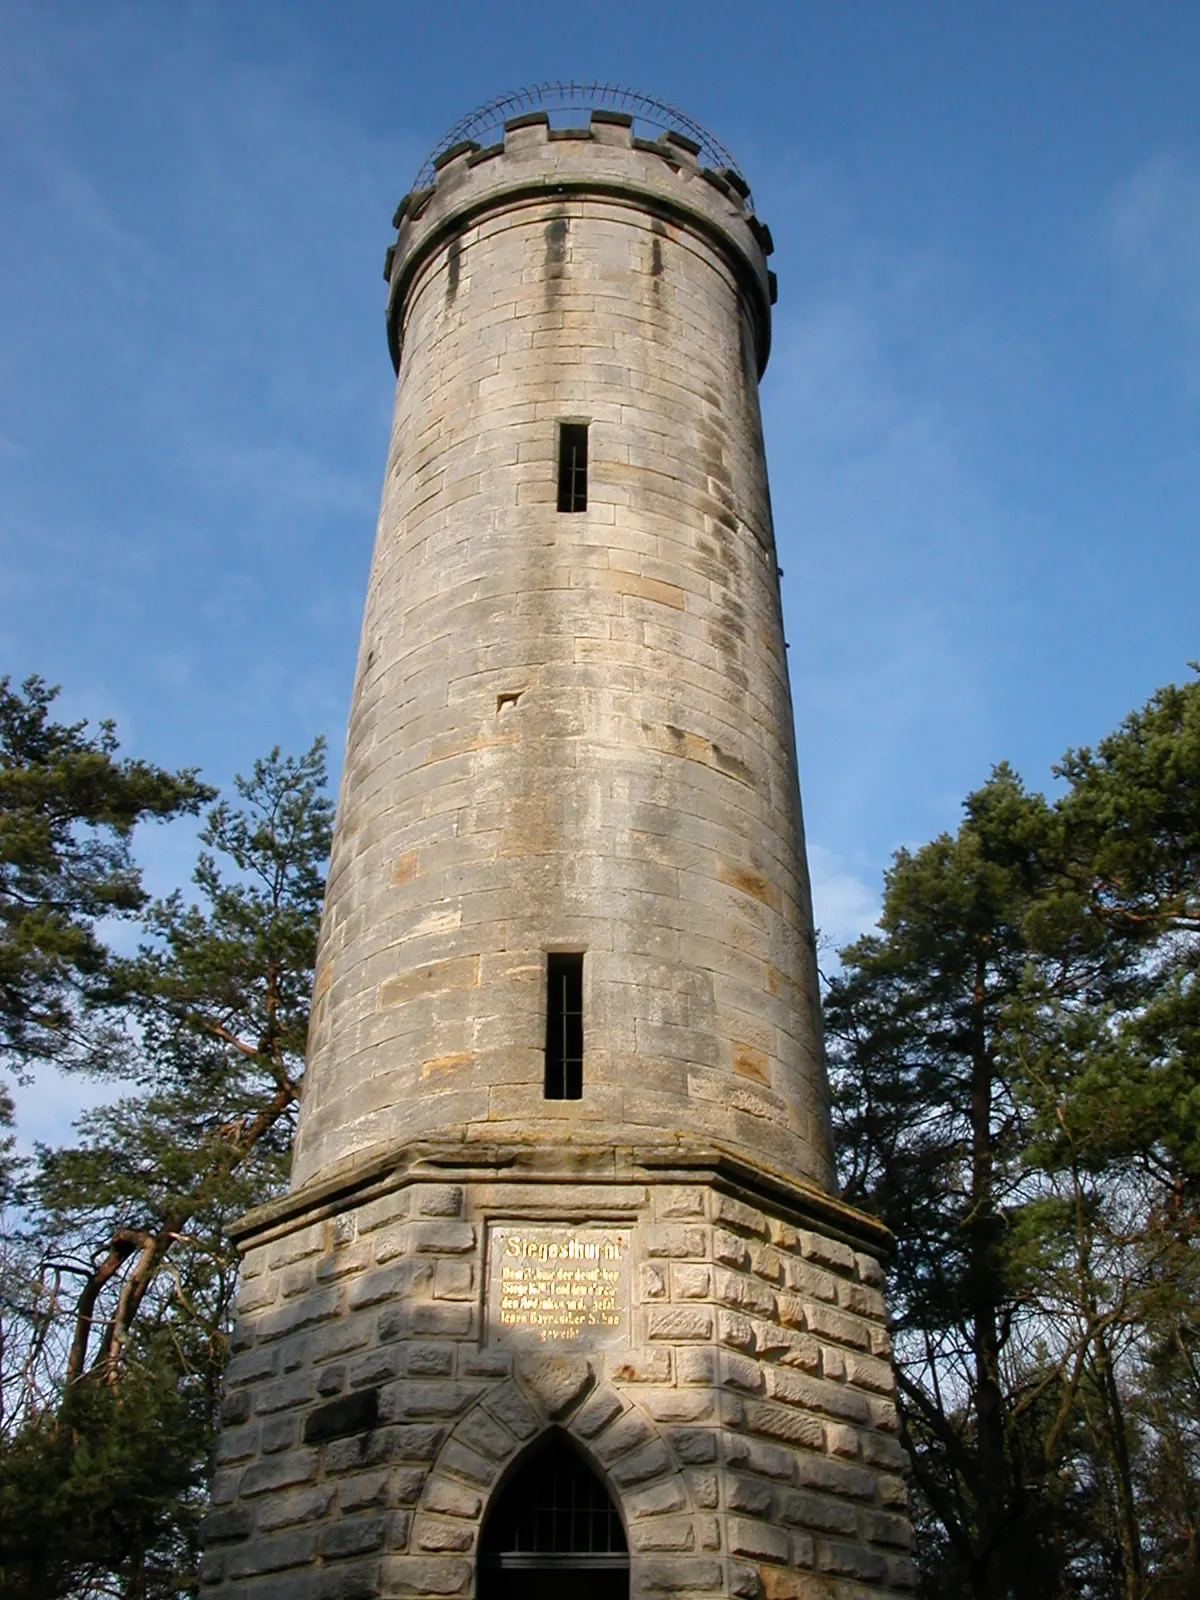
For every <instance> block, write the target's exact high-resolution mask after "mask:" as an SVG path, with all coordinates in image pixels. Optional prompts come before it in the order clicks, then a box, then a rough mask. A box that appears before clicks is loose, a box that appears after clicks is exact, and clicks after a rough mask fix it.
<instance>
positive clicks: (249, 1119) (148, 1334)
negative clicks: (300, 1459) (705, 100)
mask: <svg viewBox="0 0 1200 1600" xmlns="http://www.w3.org/2000/svg"><path fill="white" fill-rule="evenodd" d="M324 790H325V767H324V754H323V747H322V745H321V743H320V742H319V741H318V742H317V743H316V744H315V745H314V746H313V747H312V749H311V750H309V751H308V752H307V754H306V755H304V756H302V757H299V758H291V757H283V756H281V755H280V753H279V751H278V750H274V751H272V752H271V754H270V755H269V756H268V757H267V758H265V759H264V760H262V761H259V762H256V764H255V766H254V769H253V772H252V773H251V775H250V776H249V777H248V778H246V779H242V778H239V779H237V780H236V796H237V798H236V803H230V802H225V801H222V802H220V803H219V804H217V805H216V806H215V807H214V808H213V809H212V810H211V811H210V812H209V814H208V817H207V819H206V822H205V826H204V828H203V831H202V833H201V836H200V839H201V845H202V853H201V855H200V860H199V864H198V866H197V869H196V872H195V876H194V882H195V886H196V889H197V891H198V898H197V900H196V902H195V903H188V902H186V901H185V899H184V897H183V896H182V895H181V894H174V895H172V896H170V897H168V898H167V899H166V900H163V901H159V902H156V903H154V904H152V905H143V906H142V916H143V921H144V926H145V928H146V931H147V935H148V939H147V943H146V944H145V946H144V947H143V948H142V950H141V951H140V952H139V954H138V955H137V956H136V957H135V958H133V959H124V960H121V959H117V958H116V957H113V956H112V955H111V954H106V955H105V956H104V959H103V963H102V966H103V977H104V984H103V990H102V991H101V990H99V989H96V990H93V991H92V992H91V995H90V998H91V1000H92V1003H93V1006H94V1007H96V1008H99V1007H103V1008H104V1009H105V1013H106V1016H107V1019H108V1022H109V1033H108V1034H103V1033H102V1034H99V1035H97V1033H96V1032H95V1031H94V1030H93V1031H91V1032H88V1031H86V1030H85V1031H84V1033H83V1034H82V1035H81V1037H82V1038H83V1039H84V1044H83V1047H82V1048H81V1050H80V1051H79V1053H78V1054H77V1058H76V1059H77V1062H78V1064H79V1065H81V1066H84V1067H87V1066H88V1065H92V1066H93V1067H94V1068H95V1070H97V1071H105V1070H107V1067H108V1062H109V1060H110V1045H109V1039H110V1038H111V1029H112V1028H113V1027H115V1026H122V1027H123V1028H124V1030H125V1036H126V1039H127V1041H128V1048H127V1050H126V1051H125V1053H124V1055H123V1058H122V1059H123V1062H124V1065H125V1069H126V1073H127V1080H128V1089H129V1092H128V1093H127V1094H126V1095H125V1096H124V1097H123V1098H122V1099H120V1100H118V1101H116V1102H115V1103H112V1104H107V1105H103V1106H101V1107H99V1108H97V1109H96V1110H94V1111H91V1112H89V1113H88V1114H86V1115H85V1116H84V1117H82V1118H81V1119H80V1121H79V1123H78V1124H77V1138H76V1140H75V1141H74V1143H73V1144H71V1145H70V1146H67V1147H64V1148H61V1149H54V1150H51V1149H39V1150H38V1152H37V1160H36V1163H35V1164H34V1168H33V1170H32V1172H31V1173H30V1174H28V1175H27V1177H26V1179H25V1181H24V1183H23V1187H22V1189H21V1199H22V1201H23V1203H24V1206H25V1213H24V1216H25V1225H24V1227H23V1228H22V1229H20V1230H18V1231H17V1232H16V1234H15V1235H14V1237H13V1239H12V1243H11V1247H10V1251H9V1256H8V1258H7V1260H6V1261H5V1263H4V1264H3V1267H2V1268H0V1295H2V1297H3V1305H4V1314H5V1328H4V1338H3V1340H0V1350H2V1351H3V1352H4V1354H5V1356H6V1367H5V1370H3V1371H0V1394H2V1395H3V1397H4V1402H5V1410H4V1421H5V1426H6V1431H5V1432H4V1434H3V1435H2V1436H0V1516H3V1517H4V1518H5V1521H6V1522H7V1519H8V1516H9V1512H10V1508H11V1514H12V1517H13V1519H14V1520H13V1524H12V1531H10V1534H9V1535H7V1536H5V1535H0V1571H2V1572H3V1580H2V1581H0V1592H3V1593H8V1592H9V1591H10V1589H11V1592H13V1593H14V1594H22V1595H23V1594H25V1593H28V1594H30V1595H33V1594H38V1595H39V1596H46V1597H48V1600H49V1597H53V1596H59V1595H61V1596H67V1595H71V1596H91V1595H96V1596H99V1595H101V1594H120V1595H122V1596H125V1597H128V1600H134V1597H137V1600H142V1597H150V1596H153V1597H158V1596H166V1595H168V1594H178V1593H182V1592H185V1591H186V1592H191V1588H192V1587H194V1557H195V1541H196V1523H197V1515H198V1509H199V1498H200V1492H201V1489H202V1485H203V1481H204V1477H205V1464H206V1459H207V1454H208V1450H209V1447H210V1444H211V1441H212V1436H213V1431H214V1428H215V1424H216V1413H217V1405H218V1400H219V1393H220V1382H221V1375H222V1372H223V1370H224V1365H225V1360H226V1350H227V1340H228V1334H229V1328H230V1324H231V1318H232V1302H233V1295H234V1292H235V1288H236V1252H235V1251H234V1250H233V1249H232V1247H231V1245H230V1243H229V1238H228V1230H229V1226H230V1224H231V1223H232V1222H233V1220H234V1219H235V1218H236V1217H238V1216H239V1215H241V1214H242V1213H243V1212H244V1211H246V1210H247V1209H249V1208H250V1207H251V1206H253V1205H256V1204H259V1203H261V1202H262V1201H263V1200H265V1199H268V1198H269V1197H270V1196H272V1195H273V1194H276V1193H278V1192H279V1191H280V1189H281V1188H282V1187H283V1186H284V1185H285V1183H286V1176H287V1164H288V1158H289V1152H290V1145H291V1135H292V1125H293V1119H294V1115H295V1109H296V1105H297V1101H298V1096H299V1090H300V1080H301V1076H302V1073H303V1065H304V1063H303V1049H304V1039H305V1033H306V1029H307V1017H308V1003H309V995H310V992H311V987H312V969H313V959H314V954H315V949H316V936H317V926H318V921H319V916H320V906H321V899H322V893H323V871H324V865H325V861H326V858H327V856H328V851H329V842H330V828H331V822H332V805H331V802H330V800H329V798H328V796H327V795H326V794H325V792H324ZM97 1039H98V1040H99V1042H98V1043H97V1042H96V1041H97ZM89 1049H90V1050H91V1051H92V1054H89V1053H88V1052H89ZM26 1498H27V1499H28V1500H29V1502H30V1503H29V1504H27V1503H26ZM33 1502H36V1506H35V1505H34V1504H33ZM37 1507H41V1508H42V1511H37ZM61 1516H69V1517H72V1518H73V1519H74V1520H73V1530H74V1532H73V1534H72V1537H70V1538H64V1539H58V1540H55V1539H53V1538H52V1537H51V1534H52V1530H53V1528H54V1524H55V1519H56V1518H58V1517H61ZM75 1532H77V1533H78V1537H77V1538H76V1537H75V1536H74V1533H75ZM5 1538H7V1540H8V1542H7V1543H5ZM39 1563H40V1564H39ZM23 1586H24V1587H23Z"/></svg>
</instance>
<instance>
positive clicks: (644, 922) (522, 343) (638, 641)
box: [293, 111, 831, 1189]
mask: <svg viewBox="0 0 1200 1600" xmlns="http://www.w3.org/2000/svg"><path fill="white" fill-rule="evenodd" d="M398 221H399V236H398V239H397V242H396V244H395V246H394V247H393V249H392V250H390V251H389V253H388V263H387V274H388V277H389V281H390V299H389V307H388V329H389V338H390V343H391V348H392V353H393V358H394V360H395V362H396V364H397V368H398V380H397V389H396V406H395V419H394V424H393V429H392V437H391V444H390V450H389V455H388V463H387V473H386V479H385V485H384V492H383V503H382V509H381V512H380V517H379V525H378V533H377V539H376V547H375V554H374V560H373V565H372V570H371V578H370V587H369V593H368V598H367V604H366V615H365V620H364V624H363V633H362V643H361V649H360V653H359V659H358V668H357V676H356V682H355V686H354V696H353V706H352V712H351V719H350V728H349V736H348V743H347V750H346V764H345V773H344V778H343V783H342V791H341V798H340V803H339V813H338V825H337V835H336V842H335V846H334V852H333V861H332V868H331V875H330V880H329V887H328V892H327V901H326V909H325V916H324V922H323V927H322V935H321V946H320V953H319V958H318V976H317V984H316V995H315V1007H314V1014H313V1024H312V1033H311V1039H310V1055H309V1067H308V1073H307V1077H306V1083H305V1092H304V1101H303V1106H302V1111H301V1118H300V1127H299V1133H298V1137H297V1144H296V1156H295V1164H294V1171H293V1188H294V1189H299V1188H303V1187H304V1186H305V1185H307V1184H309V1183H311V1182H313V1181H315V1180H318V1179H321V1178H325V1177H328V1176H329V1175H330V1174H331V1173H336V1172H338V1171H340V1170H342V1169H343V1168H345V1167H346V1166H347V1165H354V1164H360V1163H361V1162H362V1161H364V1160H366V1159H369V1158H370V1157H372V1156H373V1155H377V1154H378V1153H380V1152H382V1151H384V1150H386V1149H387V1148H388V1147H389V1146H392V1145H395V1144H397V1143H399V1142H403V1141H408V1140H412V1139H414V1138H450V1139H457V1140H462V1141H464V1142H466V1143H468V1144H469V1143H471V1142H486V1143H488V1144H496V1143H505V1142H510V1141H515V1142H519V1143H520V1144H522V1145H529V1144H530V1143H535V1144H536V1143H538V1142H543V1143H554V1144H561V1143H566V1144H570V1145H579V1146H587V1147H589V1148H594V1147H597V1146H603V1145H623V1146H628V1145H630V1144H646V1143H667V1144H670V1143H671V1142H672V1141H675V1140H677V1139H679V1138H680V1137H686V1138H689V1139H691V1140H696V1139H701V1140H708V1141H715V1142H717V1143H718V1144H721V1145H722V1146H725V1147H728V1148H731V1149H733V1150H735V1151H737V1152H740V1153H741V1154H742V1155H744V1156H746V1157H749V1158H752V1159H754V1160H756V1161H759V1162H763V1163H766V1164H767V1165H769V1166H771V1167H774V1168H776V1169H779V1170H780V1171H782V1172H785V1173H787V1174H790V1175H792V1176H793V1177H798V1178H801V1179H806V1180H808V1181H809V1182H811V1183H813V1184H815V1185H817V1186H820V1187H828V1185H829V1182H830V1177H831V1166H830V1147H829V1135H828V1127H827V1116H826V1091H825V1084H824V1069H823V1063H822V1047H821V1035H820V1024H819V1012H818V996H817V985H816V973H815V960H814V950H813V930H812V914H811V907H810V898H809V886H808V879H807V873H806V867H805V858H804V847H803V838H802V830H801V821H800V804H799V791H798V785H797V779H796V763H795V749H794V735H793V729H792V712H791V704H790V698H789V690H788V678H787V669H786V660H785V646H784V640H783V631H782V620H781V609H780V595H779V583H778V576H779V575H778V568H777V565H776V555H775V545H774V537H773V532H772V525H771V510H770V499H769V494H768V488H767V474H766V465H765V459H764V453H763V442H762V431H761V426H760V419H759V408H758V379H759V376H760V373H761V371H762V369H763V367H764V365H765V363H766V359H767V352H768V348H769V338H770V300H771V294H772V288H773V280H772V278H771V275H770V274H769V272H768V270H767V265H766V261H765V258H764V245H766V246H767V247H768V248H769V234H767V232H766V230H765V228H763V226H762V225H761V224H760V223H759V222H758V221H757V219H756V218H755V217H754V215H753V212H752V210H751V208H750V206H749V204H748V194H747V192H746V190H745V185H744V183H742V181H741V179H740V177H739V176H738V175H737V174H736V173H735V172H733V171H728V170H727V171H726V172H725V173H724V174H718V173H716V172H714V171H711V170H708V169H706V168H704V167H702V166H701V165H700V163H699V162H698V160H697V155H696V152H695V150H694V149H693V147H692V144H691V141H689V140H688V139H686V138H684V137H681V136H679V135H676V134H668V135H666V136H664V137H663V138H662V139H660V140H657V141H655V142H653V143H650V142H648V141H645V140H641V139H636V138H634V137H633V136H632V131H631V128H630V126H629V119H628V118H622V117H620V116H619V115H618V116H614V115H613V114H612V113H608V112H604V111H600V112H593V114H592V118H591V123H590V126H589V127H588V128H586V129H575V130H569V131H560V130H556V129H552V128H550V126H549V124H548V121H547V118H546V116H545V114H544V113H540V114H539V113H535V114H533V115H531V116H527V117H523V118H518V119H516V120H515V121H513V122H510V123H509V124H508V125H507V128H506V131H505V134H504V138H503V142H502V143H499V144H496V145H494V146H492V147H490V148H487V149H479V148H478V147H476V146H474V145H473V144H471V143H469V142H468V143H463V144H461V145H459V146H455V147H452V148H451V149H449V150H447V151H446V152H445V153H444V154H443V155H442V156H441V157H440V158H439V160H438V163H437V172H436V182H435V184H434V185H433V186H432V187H431V188H429V189H426V190H423V191H417V192H415V193H414V194H412V195H410V196H409V197H408V199H407V200H406V202H405V203H404V204H403V205H402V207H401V210H400V213H399V217H398ZM560 1057H561V1059H560Z"/></svg>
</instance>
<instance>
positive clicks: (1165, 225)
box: [1100, 152, 1200, 382]
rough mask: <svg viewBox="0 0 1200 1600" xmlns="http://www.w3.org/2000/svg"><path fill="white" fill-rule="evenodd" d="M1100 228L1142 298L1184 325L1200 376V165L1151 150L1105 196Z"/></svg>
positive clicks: (1193, 371) (1199, 378) (1198, 377)
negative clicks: (1142, 160)
mask: <svg viewBox="0 0 1200 1600" xmlns="http://www.w3.org/2000/svg"><path fill="white" fill-rule="evenodd" d="M1100 236H1101V240H1102V243H1103V246H1104V247H1105V248H1106V250H1107V252H1108V254H1109V255H1110V257H1111V259H1112V260H1113V262H1114V263H1115V264H1116V267H1117V269H1118V271H1119V272H1120V274H1121V278H1122V281H1123V282H1124V283H1125V285H1126V286H1127V287H1128V289H1129V290H1130V292H1131V293H1132V294H1133V295H1134V296H1135V298H1136V301H1137V302H1138V303H1139V304H1140V306H1141V307H1142V308H1143V309H1145V310H1154V311H1157V312H1161V313H1163V314H1165V315H1166V316H1168V317H1171V318H1173V319H1175V321H1176V326H1177V327H1178V328H1179V329H1180V331H1183V332H1185V334H1186V337H1187V345H1186V351H1185V354H1186V358H1187V360H1188V363H1189V368H1190V376H1191V377H1192V379H1193V381H1195V382H1200V165H1198V164H1197V163H1196V162H1195V161H1194V160H1191V159H1188V158H1185V157H1183V156H1181V155H1177V154H1174V153H1169V152H1164V153H1160V154H1159V155H1156V156H1154V157H1152V158H1151V159H1150V160H1149V161H1147V162H1145V163H1144V165H1142V166H1140V167H1139V168H1138V169H1137V170H1136V171H1134V172H1132V173H1130V174H1129V175H1128V176H1127V177H1125V178H1124V179H1122V181H1121V182H1120V183H1118V184H1117V185H1116V186H1115V188H1114V189H1113V190H1112V192H1111V193H1110V195H1109V196H1108V199H1107V201H1106V203H1105V205H1104V207H1103V210H1102V213H1101V217H1100Z"/></svg>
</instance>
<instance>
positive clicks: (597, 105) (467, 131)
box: [413, 80, 746, 189]
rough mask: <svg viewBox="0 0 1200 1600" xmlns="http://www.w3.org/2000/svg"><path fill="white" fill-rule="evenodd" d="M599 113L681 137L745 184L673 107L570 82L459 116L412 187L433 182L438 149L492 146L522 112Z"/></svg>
mask: <svg viewBox="0 0 1200 1600" xmlns="http://www.w3.org/2000/svg"><path fill="white" fill-rule="evenodd" d="M601 110H603V111H624V112H626V113H627V114H628V115H629V116H631V117H632V118H633V127H634V132H635V133H640V132H641V131H642V129H654V130H656V131H657V132H659V133H668V132H669V133H681V134H683V136H684V137H685V138H687V139H691V140H692V141H693V142H694V143H696V144H698V145H699V146H700V155H701V158H702V160H703V161H704V163H705V165H707V166H711V167H714V168H716V170H717V171H718V172H720V171H722V170H723V169H728V170H729V171H731V172H735V173H737V175H738V177H739V178H741V179H742V182H743V183H745V181H746V180H745V175H744V174H743V172H742V169H741V168H740V167H739V166H738V164H737V162H736V161H735V160H734V159H733V157H732V155H730V153H729V151H728V150H727V149H726V148H725V146H724V145H723V144H722V143H721V141H720V140H719V139H717V138H715V137H714V136H713V135H712V134H711V133H709V131H708V129H707V128H705V127H703V126H702V125H701V124H700V123H699V122H697V121H696V120H695V119H694V118H693V117H689V116H688V115H687V113H686V112H685V111H680V110H679V108H678V106H672V105H668V104H667V102H666V101H665V100H656V99H655V98H654V96H653V95H648V94H643V93H642V92H641V90H640V89H629V88H626V87H624V86H622V85H621V84H614V83H575V82H574V81H573V80H572V81H571V82H570V83H557V82H556V83H538V84H532V85H530V86H528V87H526V88H523V89H510V90H509V92H508V93H507V94H501V95H497V96H496V98H495V99H494V100H489V101H487V103H486V104H485V105H481V106H476V108H475V110H474V111H471V112H468V114H467V115H466V116H465V117H460V118H459V120H458V121H457V122H456V123H455V124H454V126H453V127H452V128H448V129H447V130H446V132H445V133H444V134H443V135H442V137H441V138H440V139H439V140H438V142H437V143H436V144H435V145H434V147H433V149H432V150H431V151H430V152H429V154H428V156H427V157H426V158H425V161H424V163H423V165H422V167H421V170H420V172H418V173H417V177H416V182H415V183H414V185H413V187H414V188H415V189H424V188H426V187H428V185H429V184H431V183H432V182H433V181H434V176H435V168H434V162H435V161H436V160H437V158H438V157H439V156H440V155H441V154H442V152H443V150H449V149H451V148H452V147H453V146H454V145H456V144H461V143H462V142H463V140H465V139H474V140H476V141H477V142H478V143H479V144H488V143H492V142H494V140H495V135H497V134H498V133H500V131H501V130H502V129H503V127H504V124H505V123H506V122H507V121H508V120H509V119H510V118H511V117H519V116H521V115H522V114H523V113H524V112H527V111H545V112H547V113H548V115H549V116H550V118H551V121H552V122H553V121H554V120H555V118H556V117H564V116H568V115H570V114H571V113H576V114H579V115H583V114H585V113H587V112H590V111H601ZM639 124H640V125H641V127H640V128H639ZM560 125H561V126H566V124H560Z"/></svg>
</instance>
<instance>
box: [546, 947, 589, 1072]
mask: <svg viewBox="0 0 1200 1600" xmlns="http://www.w3.org/2000/svg"><path fill="white" fill-rule="evenodd" d="M546 973H547V979H548V983H547V994H546V1002H547V1003H546V1099H547V1100H581V1099H582V1098H583V956H582V955H563V954H559V953H557V952H556V953H555V954H553V955H550V956H549V957H547V961H546Z"/></svg>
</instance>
